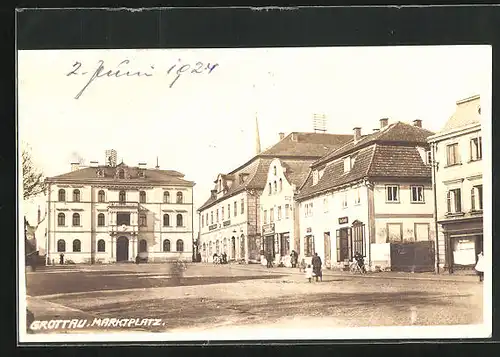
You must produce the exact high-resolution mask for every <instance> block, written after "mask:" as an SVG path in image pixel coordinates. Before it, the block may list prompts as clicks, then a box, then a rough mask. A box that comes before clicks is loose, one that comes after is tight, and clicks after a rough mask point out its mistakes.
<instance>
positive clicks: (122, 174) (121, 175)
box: [118, 170, 125, 179]
mask: <svg viewBox="0 0 500 357" xmlns="http://www.w3.org/2000/svg"><path fill="white" fill-rule="evenodd" d="M118 178H121V179H123V178H125V171H123V170H120V171H118Z"/></svg>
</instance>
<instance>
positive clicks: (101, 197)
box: [97, 190, 106, 202]
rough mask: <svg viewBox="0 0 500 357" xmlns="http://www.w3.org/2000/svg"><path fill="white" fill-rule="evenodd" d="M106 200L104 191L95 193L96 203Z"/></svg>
mask: <svg viewBox="0 0 500 357" xmlns="http://www.w3.org/2000/svg"><path fill="white" fill-rule="evenodd" d="M105 199H106V196H105V194H104V191H103V190H100V191H99V192H98V193H97V201H98V202H104V201H105Z"/></svg>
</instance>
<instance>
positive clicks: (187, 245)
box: [46, 150, 194, 264]
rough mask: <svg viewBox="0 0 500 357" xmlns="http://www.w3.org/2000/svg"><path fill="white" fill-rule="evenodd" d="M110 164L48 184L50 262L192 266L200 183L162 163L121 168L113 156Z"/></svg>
mask: <svg viewBox="0 0 500 357" xmlns="http://www.w3.org/2000/svg"><path fill="white" fill-rule="evenodd" d="M110 154H112V155H110ZM105 162H106V164H104V165H99V164H98V163H97V162H91V165H90V166H89V167H82V166H81V165H80V164H77V163H73V164H72V168H71V172H68V173H65V174H62V175H58V176H54V177H50V178H47V180H46V182H47V186H48V196H47V218H46V220H47V239H46V253H47V254H46V257H47V261H48V262H49V263H52V262H54V263H56V264H57V263H59V260H60V256H61V254H62V255H63V257H64V260H65V261H72V262H74V263H110V262H126V261H134V260H135V259H136V257H138V256H139V257H140V259H141V260H142V261H163V260H170V259H184V260H190V259H191V258H192V249H193V213H194V212H193V186H194V182H192V181H188V180H186V179H185V178H184V175H183V174H182V173H180V172H178V171H174V170H161V169H160V168H159V166H158V165H157V166H156V168H147V167H146V164H143V163H141V164H139V165H138V166H128V165H126V164H125V163H123V162H122V163H120V164H117V163H116V152H115V151H114V150H113V153H108V152H106V161H105Z"/></svg>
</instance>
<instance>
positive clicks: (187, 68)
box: [66, 59, 219, 99]
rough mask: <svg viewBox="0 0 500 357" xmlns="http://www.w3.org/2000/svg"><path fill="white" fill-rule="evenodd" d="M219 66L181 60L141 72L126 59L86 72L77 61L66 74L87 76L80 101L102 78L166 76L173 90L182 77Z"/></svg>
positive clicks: (79, 93)
mask: <svg viewBox="0 0 500 357" xmlns="http://www.w3.org/2000/svg"><path fill="white" fill-rule="evenodd" d="M218 66H219V64H218V63H210V62H208V63H204V62H196V63H194V64H189V63H182V61H181V60H180V59H179V60H178V63H176V64H170V65H168V66H167V67H165V69H163V70H162V69H156V67H155V65H151V66H150V67H149V68H148V69H147V70H142V71H139V70H137V69H132V68H133V66H132V65H131V64H130V60H128V59H125V60H122V61H121V62H119V63H118V64H116V65H110V66H107V64H105V63H104V61H103V60H99V61H97V65H96V66H92V67H91V68H92V69H91V70H88V71H87V70H85V68H84V65H83V64H82V63H81V62H79V61H76V62H75V63H74V64H73V67H72V69H71V71H69V72H68V73H66V76H67V77H71V76H86V77H88V81H87V82H85V85H84V87H83V88H82V89H81V90H80V91H79V92H78V93H77V94H76V96H75V99H79V98H80V97H81V96H82V94H83V93H84V92H85V90H86V89H87V88H88V87H89V86H90V84H92V83H94V82H95V81H96V80H97V79H100V78H122V77H152V76H156V75H165V76H169V77H171V79H172V80H171V81H170V84H169V88H172V87H173V86H174V84H175V83H176V82H177V81H178V80H179V78H181V76H184V75H187V74H190V75H200V74H205V75H206V74H210V73H212V71H213V70H214V69H215V68H217V67H218Z"/></svg>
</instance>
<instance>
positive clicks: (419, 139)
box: [297, 122, 432, 200]
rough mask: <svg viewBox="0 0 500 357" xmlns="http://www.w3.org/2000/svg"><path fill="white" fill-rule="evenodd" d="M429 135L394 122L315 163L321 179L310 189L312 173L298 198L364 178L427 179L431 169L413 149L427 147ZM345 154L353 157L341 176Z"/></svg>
mask: <svg viewBox="0 0 500 357" xmlns="http://www.w3.org/2000/svg"><path fill="white" fill-rule="evenodd" d="M431 134H432V132H430V131H428V130H426V129H422V128H419V127H415V126H412V125H409V124H405V123H401V122H397V123H394V124H391V125H389V126H388V127H387V128H386V129H385V130H383V131H382V132H379V133H374V134H372V135H367V136H365V137H363V138H362V139H361V140H358V142H357V143H354V142H353V141H351V142H349V143H348V144H346V145H345V146H343V147H341V148H340V149H338V150H334V151H332V152H330V153H329V154H327V155H326V156H325V157H324V158H321V159H320V160H318V161H316V162H315V163H314V168H324V173H323V176H322V177H321V178H320V179H319V180H318V183H317V184H316V185H314V186H313V185H312V171H311V172H310V173H309V176H308V178H307V180H306V181H305V183H304V184H303V185H302V187H301V188H300V193H299V194H298V195H297V199H299V200H301V199H305V198H308V197H310V196H313V195H316V194H319V193H321V192H323V191H327V190H331V189H335V188H337V187H340V186H342V185H346V184H349V183H351V182H355V181H358V180H361V179H363V178H383V177H387V178H389V177H391V178H392V177H398V178H423V179H429V180H430V178H431V168H430V166H428V165H426V164H425V163H424V161H423V159H422V157H421V155H420V153H419V152H418V149H417V148H416V146H422V147H426V146H428V144H427V142H426V138H427V137H428V136H430V135H431ZM347 154H355V155H356V156H355V160H354V165H353V167H352V168H351V170H350V171H349V172H347V173H344V162H343V160H342V159H343V157H344V156H345V155H347ZM325 165H326V167H325Z"/></svg>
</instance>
